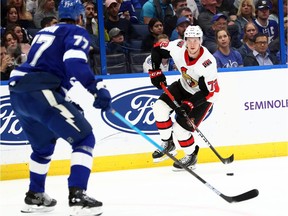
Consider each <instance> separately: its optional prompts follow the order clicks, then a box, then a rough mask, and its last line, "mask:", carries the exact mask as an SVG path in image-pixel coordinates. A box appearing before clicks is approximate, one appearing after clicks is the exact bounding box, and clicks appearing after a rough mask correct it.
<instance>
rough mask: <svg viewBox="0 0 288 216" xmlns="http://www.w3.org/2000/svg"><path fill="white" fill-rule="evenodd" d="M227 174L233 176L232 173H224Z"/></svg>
mask: <svg viewBox="0 0 288 216" xmlns="http://www.w3.org/2000/svg"><path fill="white" fill-rule="evenodd" d="M226 175H227V176H233V175H234V173H226Z"/></svg>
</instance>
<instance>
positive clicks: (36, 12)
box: [1, 0, 288, 80]
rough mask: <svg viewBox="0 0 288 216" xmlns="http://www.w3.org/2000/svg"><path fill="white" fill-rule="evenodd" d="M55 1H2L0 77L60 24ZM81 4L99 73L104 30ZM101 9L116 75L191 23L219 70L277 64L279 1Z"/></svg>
mask: <svg viewBox="0 0 288 216" xmlns="http://www.w3.org/2000/svg"><path fill="white" fill-rule="evenodd" d="M59 2H60V0H2V1H1V80H5V79H7V78H8V77H9V71H11V68H13V67H16V66H17V65H18V64H21V61H24V60H25V59H26V58H27V54H28V52H29V49H30V44H31V43H32V40H33V37H34V36H35V34H36V32H37V31H39V30H41V29H42V28H45V27H47V26H51V25H54V24H56V23H57V22H58V21H57V17H58V12H57V8H58V5H59ZM82 3H83V5H84V7H85V16H86V18H85V20H86V22H85V23H83V27H84V28H86V29H87V31H88V32H89V34H90V36H91V41H90V43H91V47H90V55H89V60H90V65H91V67H92V69H93V71H94V72H95V74H98V73H100V72H101V71H100V72H99V69H97V70H96V69H95V68H99V67H101V65H99V62H98V61H97V60H95V59H98V58H99V55H100V48H99V47H100V46H99V33H100V32H103V31H102V30H101V31H99V29H98V19H99V17H98V14H97V11H98V10H97V3H96V0H82ZM283 3H284V5H283V6H281V8H283V13H284V29H285V48H286V49H285V51H286V53H285V55H286V59H287V43H288V39H287V29H288V22H287V20H288V18H287V13H288V6H287V1H283ZM103 11H104V14H103V16H104V17H103V20H104V28H105V29H104V38H105V48H106V58H107V59H108V58H110V56H112V57H111V58H113V55H115V54H117V55H118V54H123V55H124V58H125V59H126V64H125V69H123V68H122V69H123V70H126V71H119V72H118V73H131V72H132V73H135V72H144V71H145V68H143V65H142V66H139V67H137V68H138V69H137V71H133V70H132V68H130V67H129V65H130V63H132V62H131V61H132V60H131V59H132V57H131V55H133V58H135V56H136V55H137V54H138V55H139V58H140V57H141V61H142V62H143V63H145V61H146V63H147V59H149V55H150V51H151V48H152V47H153V44H154V43H155V42H156V41H158V40H159V38H158V37H159V36H160V38H161V37H162V39H163V35H165V37H164V38H165V40H167V38H168V40H170V41H171V40H176V39H182V38H183V33H184V31H185V29H186V28H187V27H188V26H189V25H199V26H200V27H201V28H202V30H203V32H204V38H203V45H204V46H205V47H207V49H208V50H209V51H210V52H211V53H212V54H213V55H214V56H215V58H216V60H217V63H218V67H219V68H229V67H242V66H254V65H271V64H279V63H280V42H279V16H278V14H279V13H278V1H277V0H105V1H103ZM101 18H102V17H101ZM166 37H167V38H166ZM114 58H115V57H114ZM108 62H114V61H108V60H107V71H108V73H109V68H110V67H111V68H113V67H114V66H115V65H113V64H114V63H112V65H108ZM168 62H169V60H168ZM168 65H169V64H168ZM146 68H147V65H146ZM164 68H166V69H167V70H176V68H173V67H170V66H169V67H164ZM122 69H121V68H120V69H119V70H122ZM111 71H112V69H111ZM111 73H112V72H111ZM113 73H114V72H113Z"/></svg>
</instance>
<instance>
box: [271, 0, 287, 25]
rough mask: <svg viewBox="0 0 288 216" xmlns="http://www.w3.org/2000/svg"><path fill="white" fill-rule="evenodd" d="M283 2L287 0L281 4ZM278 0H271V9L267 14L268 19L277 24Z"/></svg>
mask: <svg viewBox="0 0 288 216" xmlns="http://www.w3.org/2000/svg"><path fill="white" fill-rule="evenodd" d="M284 2H286V4H287V1H283V4H284ZM278 13H279V11H278V0H271V10H270V15H269V18H268V19H269V20H274V21H276V22H277V24H278V23H279V19H278ZM284 17H285V14H284Z"/></svg>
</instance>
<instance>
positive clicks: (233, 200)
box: [220, 189, 259, 203]
mask: <svg viewBox="0 0 288 216" xmlns="http://www.w3.org/2000/svg"><path fill="white" fill-rule="evenodd" d="M258 194H259V191H258V190H257V189H253V190H250V191H247V192H246V193H243V194H240V195H238V196H233V197H229V196H225V195H224V194H221V195H220V196H221V197H222V198H223V199H225V200H226V201H227V202H229V203H237V202H242V201H245V200H249V199H253V198H254V197H257V196H258Z"/></svg>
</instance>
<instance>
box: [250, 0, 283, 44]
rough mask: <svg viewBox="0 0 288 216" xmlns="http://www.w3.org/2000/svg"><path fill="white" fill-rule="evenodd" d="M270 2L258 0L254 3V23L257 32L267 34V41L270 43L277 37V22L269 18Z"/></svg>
mask: <svg viewBox="0 0 288 216" xmlns="http://www.w3.org/2000/svg"><path fill="white" fill-rule="evenodd" d="M270 10H271V2H270V1H268V0H259V1H258V3H257V4H256V20H255V24H256V26H257V28H258V31H259V32H262V33H263V34H266V35H268V39H269V40H268V43H271V42H272V41H273V40H275V39H276V38H277V37H278V24H277V22H276V21H274V20H269V19H268V18H269V14H270Z"/></svg>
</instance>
